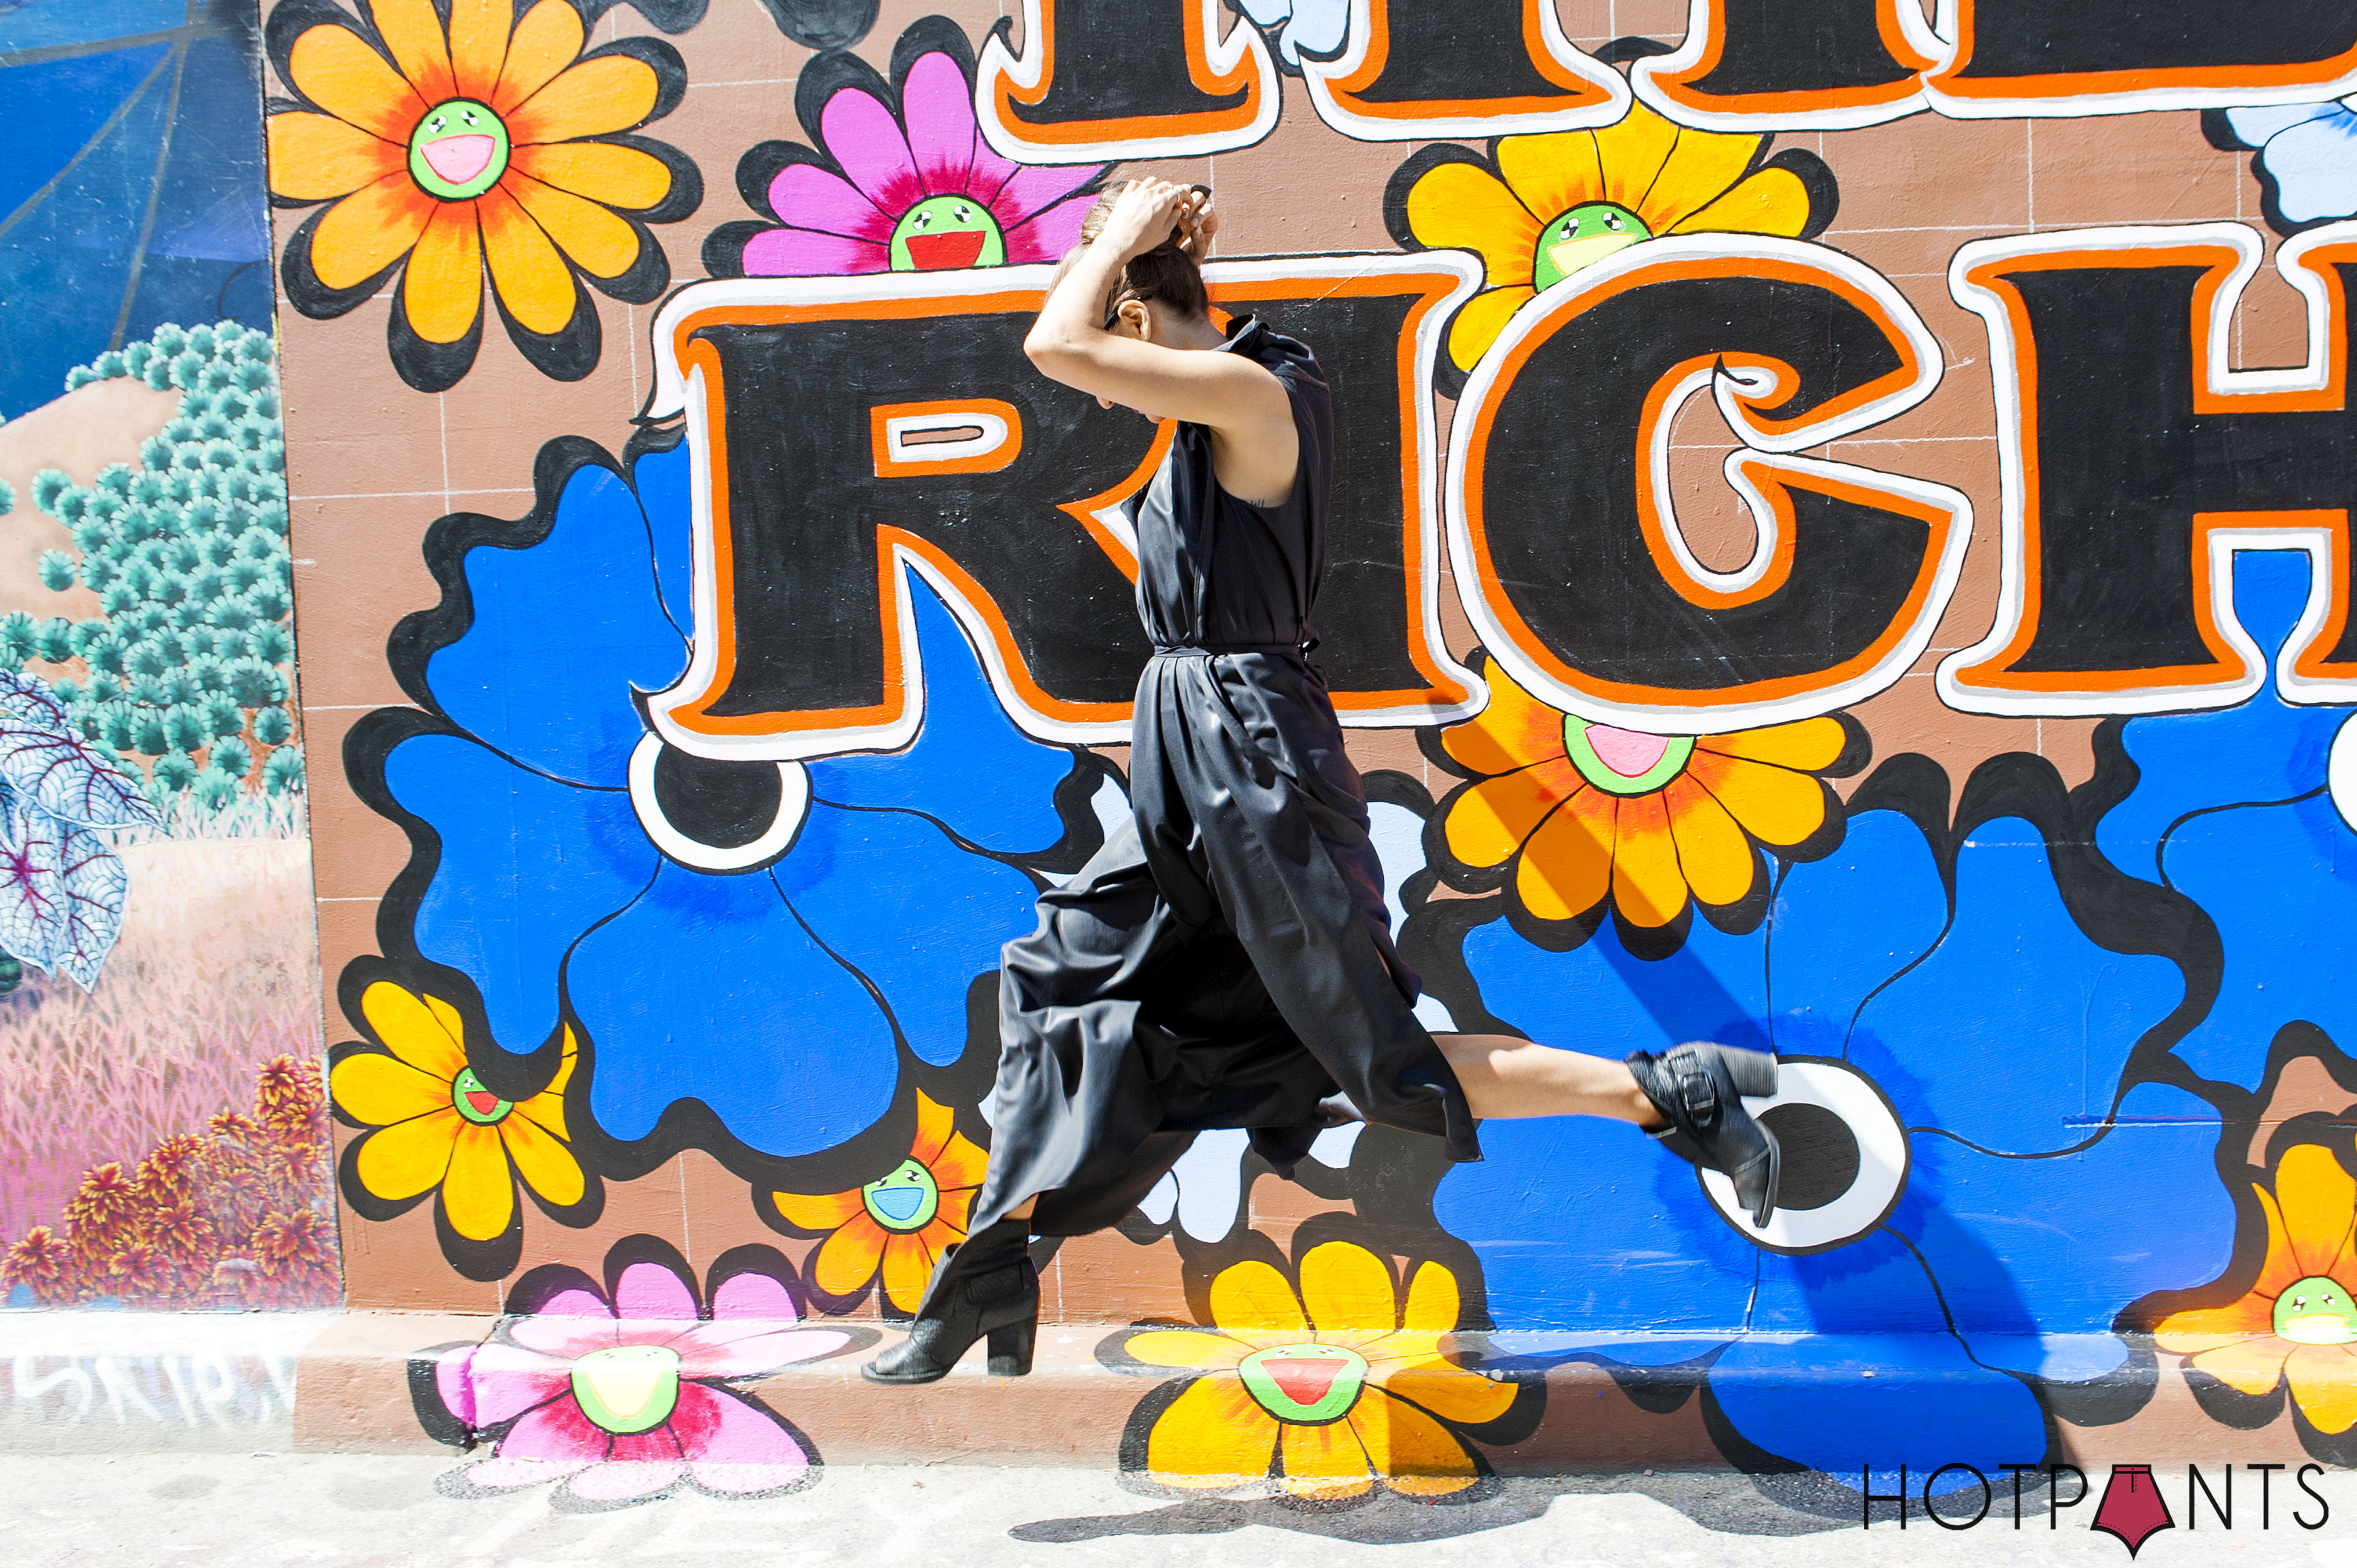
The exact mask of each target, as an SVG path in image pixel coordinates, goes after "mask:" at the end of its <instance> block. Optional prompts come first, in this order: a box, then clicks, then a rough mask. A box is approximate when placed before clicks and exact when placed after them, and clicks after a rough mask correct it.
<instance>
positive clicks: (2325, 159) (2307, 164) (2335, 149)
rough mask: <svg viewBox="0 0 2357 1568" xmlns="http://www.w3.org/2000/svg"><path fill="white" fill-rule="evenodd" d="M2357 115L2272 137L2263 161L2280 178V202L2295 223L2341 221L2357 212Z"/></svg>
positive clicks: (2326, 117)
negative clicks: (2353, 150)
mask: <svg viewBox="0 0 2357 1568" xmlns="http://www.w3.org/2000/svg"><path fill="white" fill-rule="evenodd" d="M2352 142H2357V115H2352V114H2351V113H2348V112H2347V111H2346V110H2342V111H2341V112H2340V113H2332V114H2321V115H2319V116H2317V117H2316V118H2315V119H2313V120H2309V121H2307V122H2304V123H2303V124H2298V125H2292V126H2287V128H2285V129H2284V130H2281V131H2278V132H2277V133H2276V134H2274V135H2272V136H2270V137H2268V138H2267V145H2266V151H2265V152H2263V153H2262V154H2260V155H2259V161H2260V162H2261V163H2263V164H2264V165H2266V171H2267V173H2268V174H2270V175H2272V176H2274V177H2275V181H2276V206H2277V207H2278V208H2280V209H2281V210H2282V212H2283V215H2284V217H2285V218H2287V219H2288V220H2291V221H2292V222H2294V223H2309V222H2313V221H2314V220H2317V219H2319V218H2340V217H2344V216H2346V215H2347V214H2348V213H2349V212H2350V211H2351V210H2352V209H2357V172H2352V160H2351V158H2350V156H2349V155H2350V147H2351V144H2352Z"/></svg>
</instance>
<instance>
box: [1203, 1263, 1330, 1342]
mask: <svg viewBox="0 0 2357 1568" xmlns="http://www.w3.org/2000/svg"><path fill="white" fill-rule="evenodd" d="M1211 1321H1212V1322H1213V1323H1216V1324H1218V1325H1219V1326H1220V1327H1221V1328H1222V1330H1223V1331H1225V1332H1227V1333H1229V1334H1232V1335H1234V1336H1235V1337H1238V1338H1239V1339H1243V1340H1246V1341H1248V1342H1250V1341H1257V1340H1258V1339H1259V1338H1261V1337H1265V1336H1269V1335H1281V1336H1290V1337H1294V1338H1302V1337H1307V1336H1308V1333H1309V1319H1308V1316H1305V1315H1304V1314H1303V1312H1302V1310H1301V1302H1300V1300H1299V1298H1298V1297H1297V1296H1296V1295H1295V1294H1293V1287H1292V1286H1291V1285H1290V1284H1288V1283H1286V1279H1285V1276H1284V1275H1283V1274H1280V1273H1277V1272H1276V1271H1275V1269H1274V1268H1271V1267H1270V1266H1269V1265H1268V1264H1266V1263H1264V1262H1260V1261H1259V1260H1258V1259H1253V1260H1250V1261H1248V1262H1242V1263H1238V1264H1236V1265H1235V1266H1234V1267H1233V1268H1229V1269H1222V1270H1221V1271H1220V1273H1219V1275H1218V1277H1216V1278H1215V1279H1213V1280H1212V1281H1211Z"/></svg>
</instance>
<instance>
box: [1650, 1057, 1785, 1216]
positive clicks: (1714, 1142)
mask: <svg viewBox="0 0 2357 1568" xmlns="http://www.w3.org/2000/svg"><path fill="white" fill-rule="evenodd" d="M1628 1062H1629V1071H1630V1074H1631V1076H1632V1077H1633V1078H1635V1079H1636V1080H1637V1087H1638V1088H1639V1089H1641V1090H1644V1091H1645V1098H1646V1099H1648V1100H1650V1101H1652V1102H1653V1109H1655V1110H1656V1111H1659V1112H1661V1113H1662V1119H1663V1121H1665V1122H1668V1123H1669V1125H1668V1126H1666V1127H1664V1128H1663V1129H1662V1130H1661V1131H1660V1132H1658V1133H1654V1134H1653V1136H1654V1137H1656V1138H1658V1139H1660V1140H1661V1142H1662V1145H1663V1147H1664V1148H1666V1149H1668V1150H1670V1151H1671V1152H1672V1153H1673V1154H1675V1155H1677V1156H1678V1157H1679V1158H1681V1159H1684V1160H1690V1161H1692V1162H1693V1163H1694V1164H1695V1165H1701V1166H1703V1167H1705V1168H1706V1169H1708V1170H1715V1171H1723V1172H1725V1173H1726V1175H1727V1179H1729V1180H1730V1181H1732V1182H1733V1183H1734V1184H1735V1197H1736V1201H1737V1202H1738V1203H1740V1204H1741V1205H1742V1206H1743V1208H1745V1210H1746V1211H1748V1212H1749V1214H1750V1216H1751V1223H1752V1226H1753V1228H1754V1229H1757V1230H1765V1229H1767V1226H1768V1220H1769V1219H1770V1216H1772V1215H1773V1214H1774V1213H1775V1212H1776V1191H1777V1187H1778V1185H1779V1181H1780V1178H1781V1176H1782V1166H1783V1153H1782V1151H1781V1150H1780V1149H1778V1148H1777V1146H1776V1134H1774V1133H1770V1131H1768V1129H1767V1128H1765V1127H1762V1126H1761V1125H1760V1123H1759V1122H1755V1121H1753V1120H1752V1118H1751V1112H1749V1111H1747V1110H1745V1109H1744V1108H1743V1101H1744V1097H1745V1096H1747V1095H1748V1096H1750V1097H1752V1098H1754V1099H1757V1098H1759V1097H1760V1096H1762V1095H1769V1094H1773V1093H1775V1092H1776V1058H1774V1057H1772V1056H1770V1055H1768V1054H1767V1053H1766V1052H1764V1051H1738V1050H1729V1049H1728V1048H1727V1047H1725V1046H1716V1045H1712V1044H1710V1043H1708V1042H1707V1041H1690V1042H1688V1043H1687V1044H1685V1045H1682V1046H1673V1047H1670V1048H1669V1049H1668V1050H1666V1051H1663V1052H1662V1053H1661V1054H1660V1055H1658V1056H1657V1055H1655V1054H1653V1053H1652V1052H1651V1051H1631V1053H1630V1054H1629V1058H1628Z"/></svg>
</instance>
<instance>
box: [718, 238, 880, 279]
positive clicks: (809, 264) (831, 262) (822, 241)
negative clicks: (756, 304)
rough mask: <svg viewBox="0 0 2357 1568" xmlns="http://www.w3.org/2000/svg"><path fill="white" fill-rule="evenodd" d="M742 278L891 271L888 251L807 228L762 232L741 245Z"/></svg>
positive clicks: (877, 246)
mask: <svg viewBox="0 0 2357 1568" xmlns="http://www.w3.org/2000/svg"><path fill="white" fill-rule="evenodd" d="M743 265H744V268H745V275H746V276H747V277H755V278H802V277H832V276H834V275H836V274H843V273H882V272H889V271H891V270H892V255H891V252H889V251H888V250H887V249H886V248H885V247H884V246H882V245H879V244H877V243H875V242H872V241H868V240H847V239H845V238H844V237H843V236H842V235H840V234H822V233H819V232H817V231H815V230H811V229H764V230H762V231H760V232H759V233H758V234H756V235H754V236H753V237H752V238H751V239H750V240H748V241H746V242H745V257H744V262H743Z"/></svg>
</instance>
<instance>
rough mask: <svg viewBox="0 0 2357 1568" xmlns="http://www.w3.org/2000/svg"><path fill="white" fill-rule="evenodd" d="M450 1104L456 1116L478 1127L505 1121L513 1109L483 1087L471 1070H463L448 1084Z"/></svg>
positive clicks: (509, 1102) (511, 1104)
mask: <svg viewBox="0 0 2357 1568" xmlns="http://www.w3.org/2000/svg"><path fill="white" fill-rule="evenodd" d="M450 1103H451V1105H452V1106H453V1107H454V1108H455V1109H456V1110H457V1112H458V1114H459V1115H461V1116H464V1117H465V1118H466V1119H467V1120H468V1121H469V1122H473V1123H474V1124H475V1125H476V1126H478V1127H489V1126H492V1125H494V1124H495V1123H498V1122H504V1121H506V1120H507V1115H508V1112H511V1111H512V1110H514V1109H515V1105H514V1103H513V1102H512V1101H506V1100H501V1099H500V1097H499V1096H498V1095H496V1094H493V1093H492V1092H491V1091H490V1090H488V1089H485V1088H484V1087H483V1080H482V1079H479V1078H477V1077H476V1076H475V1069H473V1068H468V1069H464V1070H463V1071H461V1072H460V1073H459V1074H458V1076H457V1078H455V1079H452V1080H451V1082H450Z"/></svg>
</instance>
